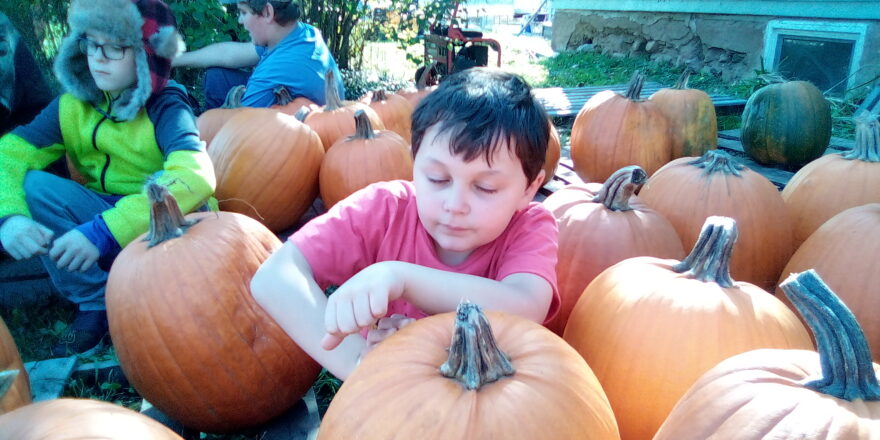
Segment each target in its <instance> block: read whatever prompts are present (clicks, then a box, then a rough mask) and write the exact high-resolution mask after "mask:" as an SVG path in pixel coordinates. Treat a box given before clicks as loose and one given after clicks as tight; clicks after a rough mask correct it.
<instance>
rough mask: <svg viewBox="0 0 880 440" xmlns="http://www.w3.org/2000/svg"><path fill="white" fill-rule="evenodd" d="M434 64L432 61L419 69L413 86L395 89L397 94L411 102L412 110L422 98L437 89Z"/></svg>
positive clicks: (435, 63) (435, 64)
mask: <svg viewBox="0 0 880 440" xmlns="http://www.w3.org/2000/svg"><path fill="white" fill-rule="evenodd" d="M436 66H437V62H436V61H434V62H432V63H431V64H429V65H427V66H423V67H422V68H420V69H419V70H421V72H418V73H419V75H418V77H417V78H416V87H415V88H412V89H403V90H398V91H397V94H398V95H400V96H403V97H404V98H406V100H407V101H409V103H410V104H412V107H413V110H415V108H416V107H418V106H419V103H420V102H422V99H424V98H425V96H428V94H429V93H431V92H433V91H434V90H436V89H437V70H436Z"/></svg>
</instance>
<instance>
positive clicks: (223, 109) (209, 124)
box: [196, 86, 246, 145]
mask: <svg viewBox="0 0 880 440" xmlns="http://www.w3.org/2000/svg"><path fill="white" fill-rule="evenodd" d="M245 91H246V90H245V87H244V86H237V87H233V88H232V89H230V90H229V93H228V94H227V95H226V101H224V102H223V105H221V106H220V107H217V108H212V109H211V110H208V111H206V112H204V113H202V114H201V115H199V117H198V118H196V128H198V129H199V139H201V140H203V141H205V144H207V145H211V141H213V140H214V136H216V135H217V132H219V131H220V129H221V128H223V125H224V124H226V122H227V121H229V119H230V118H232V117H233V116H235V115H236V114H237V113H238V112H239V111H240V110H241V98H242V97H243V96H244V92H245Z"/></svg>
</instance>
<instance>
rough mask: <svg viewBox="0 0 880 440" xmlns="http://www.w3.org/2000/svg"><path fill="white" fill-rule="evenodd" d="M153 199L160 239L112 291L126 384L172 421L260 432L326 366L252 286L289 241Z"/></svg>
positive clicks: (121, 262) (153, 233)
mask: <svg viewBox="0 0 880 440" xmlns="http://www.w3.org/2000/svg"><path fill="white" fill-rule="evenodd" d="M267 111H268V110H267ZM147 194H148V196H149V198H150V201H151V203H152V212H151V216H150V232H149V233H148V234H147V235H146V237H145V238H144V239H138V240H135V241H133V242H131V243H130V244H129V245H128V246H126V247H125V248H124V249H123V250H122V252H121V253H120V254H119V256H118V257H117V258H116V261H115V262H114V263H113V267H112V268H111V270H110V275H109V278H108V280H107V288H106V297H107V315H108V319H109V322H110V334H111V336H112V337H113V345H114V347H115V348H116V354H117V356H118V358H119V364H120V365H121V366H122V370H123V372H124V373H125V377H126V378H128V380H129V381H130V382H131V384H132V385H133V386H134V387H135V389H136V390H137V391H138V393H139V394H140V395H142V396H144V398H145V399H147V400H148V401H149V402H150V403H152V404H153V405H155V406H156V408H158V409H160V410H161V411H162V412H163V413H165V414H167V415H168V416H170V417H171V418H172V419H174V420H177V421H179V422H181V423H183V424H184V425H185V426H188V427H191V428H196V429H199V430H202V431H208V432H223V431H229V430H235V429H241V428H245V427H248V426H254V425H257V424H260V423H262V422H265V421H267V420H269V419H271V418H272V417H274V416H276V415H278V414H280V413H281V412H283V411H284V410H286V409H288V408H289V407H290V406H291V405H293V404H294V403H295V402H296V401H297V400H299V399H300V398H301V397H302V396H303V394H305V392H306V391H307V390H308V389H309V387H310V386H311V385H312V383H313V382H314V380H315V377H316V376H317V374H318V370H319V366H318V365H317V364H316V363H315V362H314V361H313V360H312V359H311V358H310V357H309V356H308V355H307V354H305V353H304V352H303V351H302V350H300V348H299V347H298V346H297V345H296V343H294V342H293V340H291V339H290V337H288V336H287V334H286V333H285V332H284V331H283V330H282V329H281V328H280V327H279V326H278V325H277V324H276V323H275V321H274V320H273V319H272V318H271V317H270V316H269V315H268V314H267V313H266V312H265V311H264V310H263V309H262V307H260V306H259V305H258V304H257V303H256V301H255V300H254V299H253V297H252V296H251V293H250V288H249V285H250V280H251V277H252V276H253V274H254V273H255V272H256V270H257V268H259V266H260V264H262V262H263V261H265V260H266V258H268V257H269V255H270V254H271V253H272V252H273V251H275V250H276V249H278V248H279V247H280V246H281V242H280V241H279V240H278V238H277V237H276V236H275V235H274V234H272V233H271V232H270V231H269V230H268V229H266V228H265V227H264V226H263V225H261V224H260V223H259V222H257V221H256V220H253V219H251V218H250V217H247V216H244V215H241V214H236V213H230V212H211V213H197V214H190V215H188V216H186V217H185V218H184V216H183V215H181V213H180V210H179V209H178V208H177V203H176V202H175V200H174V198H173V197H171V196H170V195H169V194H168V193H167V190H166V189H165V188H164V187H162V186H160V185H156V184H155V183H153V182H151V183H149V184H148V185H147Z"/></svg>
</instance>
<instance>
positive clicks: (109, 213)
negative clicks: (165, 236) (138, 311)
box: [0, 81, 216, 255]
mask: <svg viewBox="0 0 880 440" xmlns="http://www.w3.org/2000/svg"><path fill="white" fill-rule="evenodd" d="M113 104H114V102H113V100H112V99H110V96H109V95H105V97H104V100H103V103H102V104H100V105H93V104H90V103H88V102H85V101H81V100H79V99H77V98H75V97H74V96H73V95H70V94H64V95H62V96H60V97H58V98H56V99H55V100H54V101H52V103H50V104H49V106H48V107H46V109H44V110H43V112H42V113H40V115H39V116H37V118H36V119H34V120H33V122H31V123H30V124H28V125H25V126H21V127H18V128H17V129H15V130H13V131H12V132H11V133H10V134H8V135H6V136H4V137H3V138H0V170H2V171H0V222H2V219H6V218H8V217H9V216H12V215H25V216H28V217H30V211H29V209H28V206H27V203H26V201H25V194H24V189H23V184H24V178H25V175H26V174H27V172H28V171H30V170H40V169H43V168H45V167H46V166H48V165H49V164H51V163H52V162H54V161H56V160H58V159H60V158H62V157H64V155H65V153H66V154H67V157H68V158H69V159H70V163H71V164H72V165H73V167H74V168H75V169H76V171H78V172H79V174H81V175H82V176H83V177H84V178H85V186H86V188H88V189H90V190H92V191H94V192H95V193H97V194H98V195H99V196H101V197H102V198H103V199H104V200H106V201H108V202H109V203H110V204H111V205H112V207H111V208H109V209H107V210H106V211H104V212H102V213H100V214H99V215H98V216H96V217H95V218H94V219H93V220H91V221H89V222H87V223H85V224H83V225H80V226H79V227H77V229H78V230H80V231H82V232H83V233H84V234H85V235H86V237H88V238H89V240H91V241H92V242H93V243H95V245H96V246H97V247H98V249H100V250H101V254H102V255H105V254H106V253H107V252H110V251H113V250H114V249H115V250H118V249H119V247H124V246H125V245H126V244H128V243H129V242H131V241H132V240H134V239H135V238H136V237H137V236H139V235H140V234H142V233H144V232H146V231H147V229H148V228H149V217H150V207H149V203H148V201H147V197H146V195H145V194H144V192H143V188H144V184H145V182H146V181H147V179H148V178H150V177H151V176H153V175H155V174H157V173H158V174H159V177H158V179H159V181H160V182H161V183H163V184H165V185H167V186H168V189H169V191H170V192H171V193H172V194H173V195H174V197H175V198H176V199H177V202H178V204H179V205H180V209H181V211H183V212H184V213H187V212H190V211H193V210H195V209H198V208H201V207H203V206H205V205H206V204H209V205H210V206H211V207H212V208H216V201H215V200H214V199H213V198H212V197H211V196H212V195H213V193H214V187H215V185H216V181H215V178H214V167H213V165H212V164H211V160H210V159H209V158H208V155H207V153H206V152H205V144H204V142H202V141H201V140H199V136H198V129H197V128H196V125H195V117H194V115H193V112H192V109H191V108H190V106H189V104H188V101H187V96H186V91H185V89H184V88H183V87H182V86H180V85H179V84H176V83H174V82H173V81H172V82H169V84H168V86H167V87H165V89H163V90H162V91H161V92H160V93H156V94H154V95H153V96H152V97H151V98H150V99H149V100H147V102H146V105H145V106H144V107H143V108H142V109H141V110H140V111H138V113H137V115H136V116H135V117H134V118H133V119H131V120H128V121H122V120H119V119H118V118H115V117H114V116H113Z"/></svg>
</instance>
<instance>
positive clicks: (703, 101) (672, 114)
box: [649, 70, 718, 159]
mask: <svg viewBox="0 0 880 440" xmlns="http://www.w3.org/2000/svg"><path fill="white" fill-rule="evenodd" d="M690 75H691V72H690V70H685V71H684V73H682V74H681V77H679V79H678V82H676V83H675V85H674V86H673V87H672V88H669V89H660V90H658V91H656V92H655V93H654V94H653V95H651V97H650V98H649V99H650V100H651V102H653V103H655V104H657V108H658V109H660V112H662V113H663V115H664V116H666V119H667V120H669V132H670V133H671V134H672V159H678V158H679V157H690V156H702V155H703V153H705V152H707V151H709V150H714V149H715V147H716V146H717V144H718V118H717V117H716V116H715V104H714V103H713V102H712V98H710V97H709V95H708V94H706V92H704V91H702V90H697V89H689V88H688V86H687V83H688V79H690Z"/></svg>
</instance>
